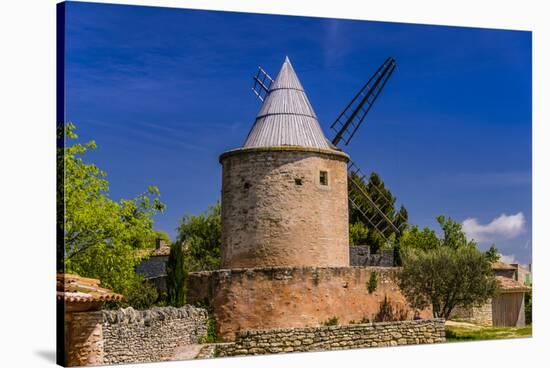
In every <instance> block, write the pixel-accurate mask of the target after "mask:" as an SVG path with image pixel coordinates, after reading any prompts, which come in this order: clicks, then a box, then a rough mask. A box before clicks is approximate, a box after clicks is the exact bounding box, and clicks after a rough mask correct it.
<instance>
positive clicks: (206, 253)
mask: <svg viewBox="0 0 550 368" xmlns="http://www.w3.org/2000/svg"><path fill="white" fill-rule="evenodd" d="M177 241H178V242H179V243H181V244H184V247H185V254H186V255H187V258H188V263H189V268H188V270H189V271H204V270H214V269H217V268H218V267H219V266H220V262H221V206H220V203H219V202H218V203H216V204H215V205H213V206H210V207H209V208H208V210H206V212H205V213H203V214H201V215H198V216H196V215H186V216H184V217H183V219H182V220H181V223H180V225H179V227H178V240H177Z"/></svg>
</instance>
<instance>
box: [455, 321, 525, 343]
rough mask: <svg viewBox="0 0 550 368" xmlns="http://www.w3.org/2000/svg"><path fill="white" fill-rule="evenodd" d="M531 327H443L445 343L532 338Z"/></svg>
mask: <svg viewBox="0 0 550 368" xmlns="http://www.w3.org/2000/svg"><path fill="white" fill-rule="evenodd" d="M532 334H533V329H532V326H526V327H521V328H517V327H492V326H491V327H485V326H475V325H471V326H467V327H462V326H445V337H446V339H447V342H458V341H478V340H495V339H511V338H516V337H527V336H532Z"/></svg>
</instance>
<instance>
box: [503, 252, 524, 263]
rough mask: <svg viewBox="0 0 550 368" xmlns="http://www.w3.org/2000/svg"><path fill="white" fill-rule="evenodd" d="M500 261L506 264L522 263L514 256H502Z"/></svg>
mask: <svg viewBox="0 0 550 368" xmlns="http://www.w3.org/2000/svg"><path fill="white" fill-rule="evenodd" d="M500 261H501V262H504V263H520V262H519V261H518V260H517V259H516V256H515V255H513V254H510V255H506V254H500Z"/></svg>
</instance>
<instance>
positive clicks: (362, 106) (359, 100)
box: [330, 57, 397, 146]
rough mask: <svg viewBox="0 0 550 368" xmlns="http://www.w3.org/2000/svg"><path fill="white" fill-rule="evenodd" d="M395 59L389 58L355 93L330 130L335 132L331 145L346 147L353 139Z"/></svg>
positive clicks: (388, 75) (391, 69)
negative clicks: (343, 144) (343, 145)
mask: <svg viewBox="0 0 550 368" xmlns="http://www.w3.org/2000/svg"><path fill="white" fill-rule="evenodd" d="M396 65H397V64H396V62H395V59H394V58H392V57H389V58H387V59H386V61H384V63H383V64H382V65H380V67H379V68H378V70H377V71H376V72H375V73H374V74H373V75H372V77H370V79H369V80H368V81H367V83H365V85H364V86H363V87H362V88H361V89H360V90H359V92H357V94H356V95H355V97H354V98H353V99H352V100H351V101H350V103H349V104H348V105H347V106H346V108H345V109H344V111H342V113H340V115H339V116H338V118H337V119H336V121H335V122H334V123H332V125H331V126H330V128H331V129H332V130H334V131H335V132H336V135H335V136H334V139H333V140H332V144H334V145H335V146H337V145H338V143H340V141H344V143H345V144H346V146H347V145H348V144H349V142H350V140H351V138H353V136H354V134H355V132H356V131H357V129H358V128H359V127H360V126H361V123H362V122H363V120H364V119H365V116H367V114H368V113H369V111H370V109H371V108H372V105H373V104H374V102H375V101H376V99H377V98H378V96H379V95H380V93H381V92H382V90H383V89H384V86H385V85H386V83H387V82H388V79H390V77H391V75H392V74H393V71H394V70H395V67H396Z"/></svg>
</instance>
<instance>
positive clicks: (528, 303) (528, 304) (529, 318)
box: [525, 290, 533, 325]
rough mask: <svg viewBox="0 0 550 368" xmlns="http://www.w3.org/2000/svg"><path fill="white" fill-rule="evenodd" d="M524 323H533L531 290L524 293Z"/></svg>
mask: <svg viewBox="0 0 550 368" xmlns="http://www.w3.org/2000/svg"><path fill="white" fill-rule="evenodd" d="M525 323H526V324H528V325H530V324H532V323H533V290H529V291H528V292H526V293H525Z"/></svg>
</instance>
